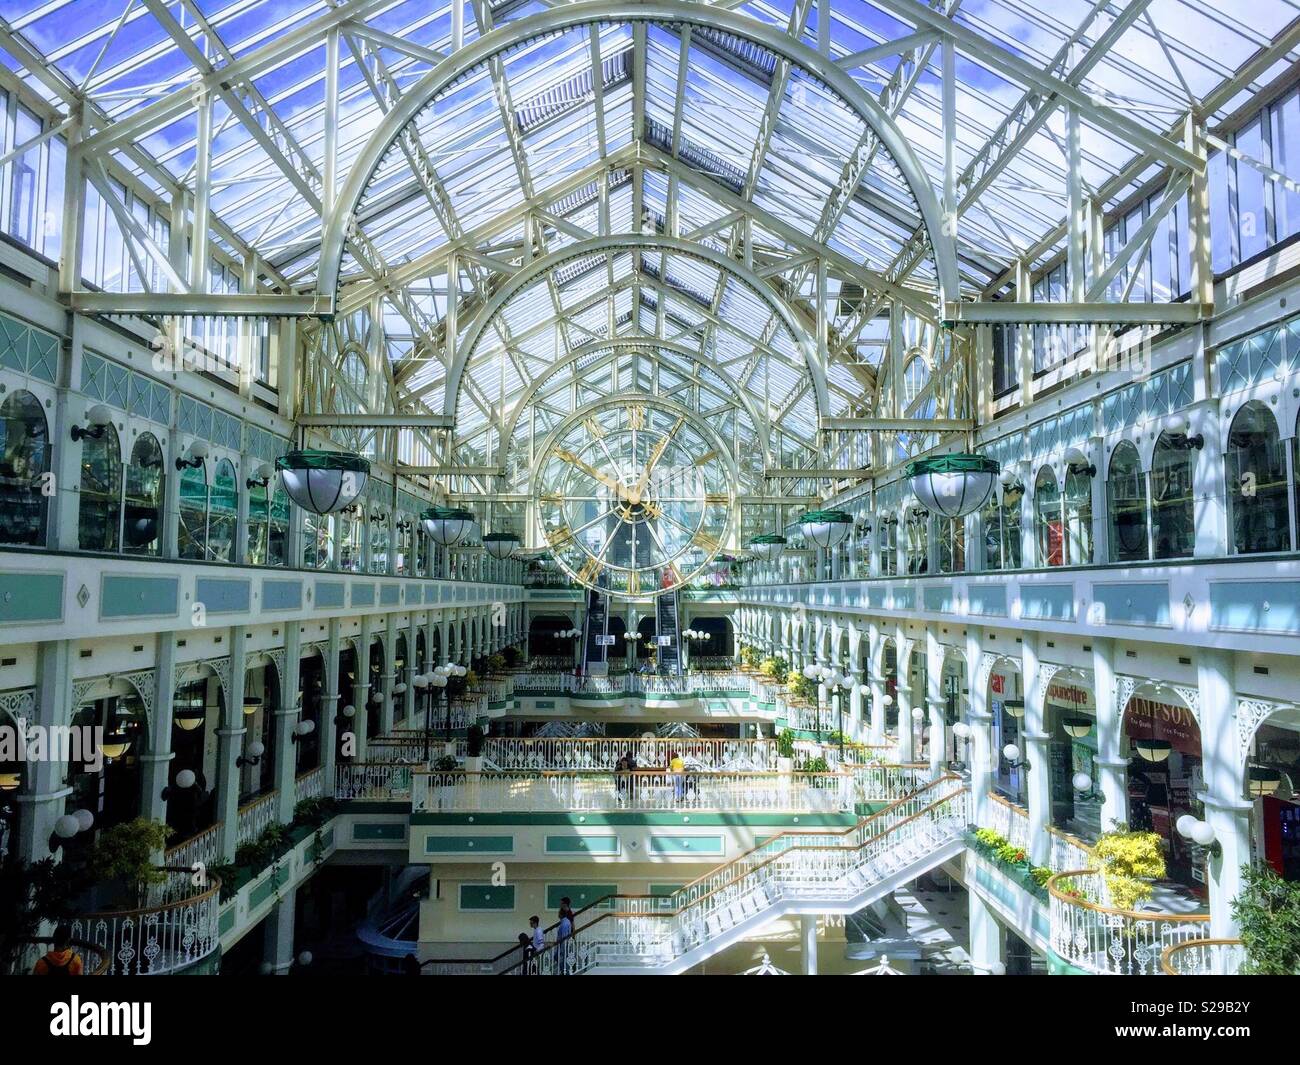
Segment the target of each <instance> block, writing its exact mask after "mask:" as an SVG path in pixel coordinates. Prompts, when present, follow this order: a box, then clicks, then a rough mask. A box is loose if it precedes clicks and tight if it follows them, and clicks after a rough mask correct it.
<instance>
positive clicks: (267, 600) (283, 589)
mask: <svg viewBox="0 0 1300 1065" xmlns="http://www.w3.org/2000/svg"><path fill="white" fill-rule="evenodd" d="M320 587H321V586H320V585H319V584H317V585H316V589H317V594H318V595H319V594H320ZM338 587H339V588H340V589H342V587H343V586H342V585H339V586H338ZM339 600H340V601H339V603H337V604H335V605H337V606H342V605H343V603H342V595H341V594H340V596H339ZM316 605H317V606H318V607H319V606H323V605H324V604H322V603H317V604H316ZM262 609H263V610H301V609H302V581H272V580H264V581H263V582H262Z"/></svg>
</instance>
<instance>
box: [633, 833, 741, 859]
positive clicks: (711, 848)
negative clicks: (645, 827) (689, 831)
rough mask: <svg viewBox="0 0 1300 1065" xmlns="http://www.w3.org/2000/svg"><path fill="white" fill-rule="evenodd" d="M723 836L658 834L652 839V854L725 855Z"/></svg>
mask: <svg viewBox="0 0 1300 1065" xmlns="http://www.w3.org/2000/svg"><path fill="white" fill-rule="evenodd" d="M723 849H724V848H723V842H722V837H721V836H681V835H671V836H661V835H659V834H658V833H656V834H655V835H653V836H651V837H650V852H651V853H652V854H709V855H718V854H722V853H723Z"/></svg>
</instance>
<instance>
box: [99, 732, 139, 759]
mask: <svg viewBox="0 0 1300 1065" xmlns="http://www.w3.org/2000/svg"><path fill="white" fill-rule="evenodd" d="M130 749H131V734H130V733H129V732H127V731H126V730H125V729H123V728H120V727H119V728H118V729H117V731H116V732H111V733H109V734H108V735H107V736H105V737H104V742H103V743H101V744H100V745H99V752H100V754H102V755H103V756H104V757H105V758H107V759H108V760H109V761H110V762H112V761H115V760H117V759H118V758H121V757H122V755H124V754H126V752H127V751H129V750H130Z"/></svg>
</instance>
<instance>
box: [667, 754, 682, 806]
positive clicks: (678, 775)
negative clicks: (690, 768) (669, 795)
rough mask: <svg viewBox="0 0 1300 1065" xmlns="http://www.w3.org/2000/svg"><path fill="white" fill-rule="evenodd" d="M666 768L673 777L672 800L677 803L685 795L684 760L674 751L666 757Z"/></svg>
mask: <svg viewBox="0 0 1300 1065" xmlns="http://www.w3.org/2000/svg"><path fill="white" fill-rule="evenodd" d="M668 768H669V770H671V772H672V775H673V798H675V799H676V800H677V801H678V802H680V801H681V799H682V796H683V795H685V794H686V760H685V759H684V758H683V757H682V756H681V755H680V754H678V753H677V752H676V751H672V752H671V753H670V754H669V755H668Z"/></svg>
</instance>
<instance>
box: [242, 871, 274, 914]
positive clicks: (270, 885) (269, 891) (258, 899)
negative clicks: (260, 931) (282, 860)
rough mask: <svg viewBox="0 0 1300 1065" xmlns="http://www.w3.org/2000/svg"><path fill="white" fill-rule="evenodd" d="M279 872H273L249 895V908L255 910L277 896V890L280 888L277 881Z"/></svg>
mask: <svg viewBox="0 0 1300 1065" xmlns="http://www.w3.org/2000/svg"><path fill="white" fill-rule="evenodd" d="M278 878H279V872H278V871H276V870H273V871H272V872H270V873H269V874H268V875H267V876H266V877H265V879H263V881H262V882H261V883H260V884H258V885H257V886H256V887H255V888H253V889H252V890H251V891H249V893H248V908H249V909H250V910H255V909H257V908H258V907H259V906H261V905H262V903H264V902H265V901H266V900H267V899H269V898H271V897H272V896H274V895H275V889H276V888H277V887H278V886H279V885H278V883H277V880H278Z"/></svg>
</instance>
